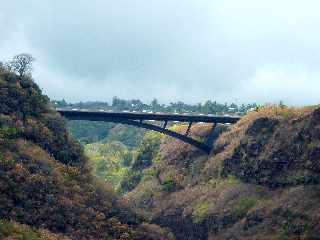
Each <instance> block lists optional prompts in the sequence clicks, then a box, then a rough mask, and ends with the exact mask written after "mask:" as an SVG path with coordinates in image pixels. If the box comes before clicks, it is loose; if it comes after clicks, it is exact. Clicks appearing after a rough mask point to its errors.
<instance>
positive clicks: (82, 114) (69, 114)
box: [57, 109, 240, 124]
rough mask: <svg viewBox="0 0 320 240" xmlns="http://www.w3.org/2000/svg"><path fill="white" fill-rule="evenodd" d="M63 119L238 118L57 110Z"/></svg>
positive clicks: (210, 120) (209, 120)
mask: <svg viewBox="0 0 320 240" xmlns="http://www.w3.org/2000/svg"><path fill="white" fill-rule="evenodd" d="M57 111H58V112H59V113H60V114H61V115H62V116H64V117H66V118H68V119H70V120H91V121H108V120H109V121H117V120H134V121H145V120H155V121H168V122H169V121H176V122H193V123H196V122H203V123H222V124H225V123H230V124H233V123H236V122H237V121H239V119H240V117H238V116H210V115H193V114H171V113H141V112H104V111H81V110H64V109H57Z"/></svg>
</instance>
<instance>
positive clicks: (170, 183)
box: [161, 178, 176, 192]
mask: <svg viewBox="0 0 320 240" xmlns="http://www.w3.org/2000/svg"><path fill="white" fill-rule="evenodd" d="M161 186H162V190H163V191H166V192H171V191H173V190H174V189H175V188H176V183H175V181H174V180H173V179H171V178H166V179H165V180H164V181H163V182H162V183H161Z"/></svg>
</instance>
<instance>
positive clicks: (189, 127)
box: [185, 122, 193, 136]
mask: <svg viewBox="0 0 320 240" xmlns="http://www.w3.org/2000/svg"><path fill="white" fill-rule="evenodd" d="M192 123H193V122H189V126H188V129H187V131H186V134H185V135H186V136H188V135H189V132H190V129H191V126H192Z"/></svg>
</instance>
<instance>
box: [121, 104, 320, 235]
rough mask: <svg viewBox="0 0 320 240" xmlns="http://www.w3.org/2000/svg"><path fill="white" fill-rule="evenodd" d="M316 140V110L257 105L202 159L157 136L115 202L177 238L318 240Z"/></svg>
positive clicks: (319, 153) (319, 117) (319, 112)
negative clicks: (149, 154) (154, 147)
mask: <svg viewBox="0 0 320 240" xmlns="http://www.w3.org/2000/svg"><path fill="white" fill-rule="evenodd" d="M206 129H208V128H204V127H202V125H197V126H196V127H195V128H193V134H194V135H195V134H197V133H198V134H199V135H200V133H201V134H204V135H205V132H206ZM319 141H320V108H317V107H310V108H304V109H293V108H288V107H285V106H268V107H264V108H262V109H259V110H258V111H254V112H251V113H249V114H247V115H246V116H245V117H244V118H243V119H242V120H241V121H239V122H238V123H237V124H235V125H233V126H231V127H229V129H228V130H226V131H225V132H224V133H222V134H221V135H220V137H219V138H218V139H217V141H216V142H215V144H214V147H213V151H212V153H211V154H210V156H209V157H208V156H206V155H205V154H203V153H202V152H201V151H199V150H197V149H195V148H193V147H191V146H188V145H186V144H184V143H181V142H179V141H178V140H174V139H170V138H163V139H162V141H161V144H160V147H159V149H158V150H157V152H156V154H153V157H152V159H149V162H151V164H149V166H147V167H143V168H142V169H140V171H141V172H142V177H141V181H140V182H138V183H137V185H136V186H135V187H134V188H133V189H132V190H131V191H130V192H129V193H127V194H126V195H125V196H124V197H123V199H122V201H123V202H127V203H129V204H130V205H131V206H132V208H134V209H135V211H136V212H138V213H139V214H141V215H143V216H144V217H145V218H146V219H148V220H149V221H150V222H152V223H155V224H158V225H160V226H162V227H168V228H170V229H171V231H172V232H173V233H174V234H175V236H176V238H177V239H190V240H191V239H201V240H202V239H319V236H320V210H319V209H320V185H319V181H320V180H319V179H320V168H319V166H320V162H319V161H320V144H319V143H320V142H319ZM154 156H156V157H154Z"/></svg>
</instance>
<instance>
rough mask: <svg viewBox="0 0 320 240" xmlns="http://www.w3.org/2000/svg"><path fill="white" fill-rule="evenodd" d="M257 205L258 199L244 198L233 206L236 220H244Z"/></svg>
mask: <svg viewBox="0 0 320 240" xmlns="http://www.w3.org/2000/svg"><path fill="white" fill-rule="evenodd" d="M256 204H257V199H256V198H255V197H242V198H240V199H239V200H238V201H237V202H236V203H235V205H234V206H233V208H232V213H233V215H234V216H235V217H236V218H242V217H244V216H245V215H246V214H247V212H248V211H249V210H250V209H251V208H253V207H254V206H255V205H256Z"/></svg>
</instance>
